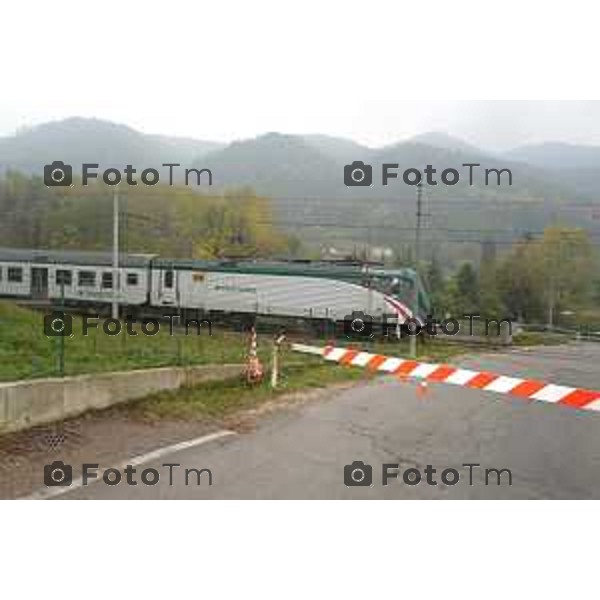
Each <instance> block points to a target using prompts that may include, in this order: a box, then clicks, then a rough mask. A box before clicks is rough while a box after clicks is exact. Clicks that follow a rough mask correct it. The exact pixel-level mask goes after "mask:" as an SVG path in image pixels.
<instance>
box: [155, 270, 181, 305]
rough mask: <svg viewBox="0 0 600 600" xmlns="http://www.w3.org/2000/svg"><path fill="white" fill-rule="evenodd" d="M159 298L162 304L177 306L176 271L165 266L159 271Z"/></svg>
mask: <svg viewBox="0 0 600 600" xmlns="http://www.w3.org/2000/svg"><path fill="white" fill-rule="evenodd" d="M159 289H160V298H159V302H160V303H161V304H162V305H167V306H177V304H178V302H177V299H178V293H177V271H175V269H171V268H166V269H163V270H162V271H161V281H160V288H159Z"/></svg>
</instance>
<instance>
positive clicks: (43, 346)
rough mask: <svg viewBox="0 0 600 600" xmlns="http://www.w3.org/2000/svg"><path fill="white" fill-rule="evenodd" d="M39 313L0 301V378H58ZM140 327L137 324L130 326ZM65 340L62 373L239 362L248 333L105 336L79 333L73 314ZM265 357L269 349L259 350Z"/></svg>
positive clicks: (53, 347)
mask: <svg viewBox="0 0 600 600" xmlns="http://www.w3.org/2000/svg"><path fill="white" fill-rule="evenodd" d="M43 318H44V314H43V313H42V312H37V311H31V310H28V309H24V308H20V307H17V306H15V304H13V303H10V302H5V301H0V380H4V381H6V380H16V379H28V378H33V377H54V376H59V374H60V373H59V355H60V352H61V340H60V338H57V337H52V338H49V337H47V336H46V335H45V334H44V330H43ZM135 329H137V330H138V331H139V329H140V328H139V325H137V327H135ZM63 339H64V373H65V375H77V374H81V373H95V372H101V371H119V370H130V369H143V368H150V367H161V366H169V365H178V364H179V365H186V364H209V363H218V364H224V363H241V362H244V359H245V356H246V352H247V346H248V338H247V335H242V334H239V333H233V332H226V331H223V330H222V329H217V328H216V327H213V335H211V336H209V335H208V333H207V331H206V330H204V331H201V334H200V335H196V334H195V330H190V335H187V336H186V335H184V334H183V332H181V333H180V334H178V335H174V336H170V335H169V330H168V323H164V327H162V328H161V330H160V332H159V333H158V334H157V335H156V336H152V337H150V336H144V335H142V334H141V332H140V333H138V336H137V337H132V336H127V335H124V333H121V334H120V335H118V336H109V335H106V334H105V333H104V332H103V331H102V328H101V327H100V328H99V329H98V330H96V329H93V330H90V332H89V336H87V337H85V336H83V335H82V334H81V318H80V317H76V316H74V317H73V335H72V336H71V337H68V338H63ZM260 350H261V352H260V354H262V355H263V358H266V356H265V354H264V353H265V352H268V348H266V347H265V348H261V349H260Z"/></svg>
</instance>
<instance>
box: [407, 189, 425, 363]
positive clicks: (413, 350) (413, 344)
mask: <svg viewBox="0 0 600 600" xmlns="http://www.w3.org/2000/svg"><path fill="white" fill-rule="evenodd" d="M423 216H425V215H424V214H423V184H422V183H418V184H417V222H416V229H415V281H414V286H413V293H412V307H411V310H412V313H413V318H416V317H417V314H418V311H419V261H420V258H421V218H422V217H423ZM409 338H410V356H411V358H416V357H417V336H416V335H410V336H409Z"/></svg>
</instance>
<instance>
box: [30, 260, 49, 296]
mask: <svg viewBox="0 0 600 600" xmlns="http://www.w3.org/2000/svg"><path fill="white" fill-rule="evenodd" d="M31 297H32V298H35V299H47V298H48V269H47V268H46V267H31Z"/></svg>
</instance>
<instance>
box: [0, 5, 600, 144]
mask: <svg viewBox="0 0 600 600" xmlns="http://www.w3.org/2000/svg"><path fill="white" fill-rule="evenodd" d="M413 4H418V3H413ZM434 4H435V3H434ZM448 4H452V3H441V4H439V5H437V13H436V15H439V16H440V19H439V21H435V20H434V21H429V22H427V27H421V28H420V29H419V28H415V27H412V26H409V24H410V23H411V21H412V22H421V23H422V22H423V15H422V13H419V10H418V7H417V8H415V7H414V6H413V7H408V8H407V6H408V5H404V6H403V8H402V9H400V8H398V6H397V3H395V2H394V3H384V2H379V0H373V1H372V2H370V3H365V2H362V1H361V2H355V1H354V0H346V1H345V2H343V3H341V4H340V3H334V2H331V3H326V2H324V1H322V0H321V1H319V2H316V1H314V2H313V0H304V1H303V2H296V3H293V4H291V3H286V2H283V1H279V2H268V1H267V0H264V1H261V0H255V1H254V2H235V3H234V2H232V1H231V0H219V1H218V2H211V3H206V4H205V3H204V2H194V3H190V2H183V1H182V0H171V1H170V2H169V3H164V2H151V1H146V2H135V1H130V2H127V3H125V2H116V1H113V0H107V1H106V2H103V3H102V4H101V5H100V4H96V3H82V2H78V1H70V0H56V1H53V2H34V1H33V0H20V1H19V2H5V3H3V6H2V17H1V18H2V21H1V23H0V52H1V53H2V71H1V73H0V77H1V78H2V82H3V85H2V88H1V89H0V135H7V134H10V133H13V132H14V131H15V130H16V129H17V128H19V127H22V126H28V125H34V124H37V123H41V122H45V121H49V120H56V119H62V118H65V117H69V116H84V117H98V118H102V119H108V120H111V121H116V122H119V123H124V124H127V125H130V126H132V127H134V128H136V129H139V130H141V131H144V132H147V133H164V134H169V135H181V136H190V137H196V138H201V139H214V140H221V141H229V140H232V139H239V138H245V137H250V136H255V135H258V134H261V133H264V132H267V131H282V132H289V133H317V132H318V133H325V134H330V135H339V136H344V137H350V138H353V139H355V140H357V141H360V142H363V143H366V144H369V145H372V146H378V145H383V144H386V143H391V142H394V141H397V140H399V139H403V138H406V137H408V136H411V135H414V134H416V133H420V132H425V131H431V130H437V131H445V132H448V133H450V134H453V135H456V136H459V137H462V138H463V139H465V140H467V141H469V142H471V143H475V144H478V145H481V146H483V147H485V148H489V149H504V148H508V147H512V146H515V145H519V144H522V143H535V142H540V141H544V140H560V141H568V142H577V143H596V144H600V126H599V124H600V102H599V101H556V100H552V101H505V100H504V101H484V100H477V101H459V100H435V101H432V100H415V99H414V98H415V97H416V98H418V97H430V98H431V97H438V92H441V91H442V90H445V91H448V90H449V89H452V90H453V92H454V93H455V94H458V97H473V95H470V94H469V93H468V92H469V91H470V92H472V91H473V89H475V91H477V90H479V89H485V84H486V78H487V81H488V82H497V80H498V77H499V73H500V72H501V71H500V70H496V71H494V66H493V65H494V63H493V61H494V60H496V61H498V63H499V64H502V65H503V66H502V69H505V70H506V64H505V63H503V62H502V61H505V60H506V59H505V56H506V47H507V44H506V37H505V36H502V38H501V39H502V43H503V45H504V47H503V48H499V47H498V44H495V43H494V41H493V40H491V39H490V32H489V31H486V30H485V29H482V28H476V27H469V29H468V38H467V37H466V36H462V35H461V32H460V31H458V30H456V31H455V30H451V31H450V34H449V33H448V19H449V18H450V16H451V15H452V10H453V9H452V7H450V6H447V5H448ZM479 4H481V3H475V4H474V5H473V6H474V7H477V6H478V5H479ZM517 6H520V5H519V4H517ZM446 10H447V11H450V12H448V14H447V15H446V14H444V11H446ZM474 10H475V8H474ZM520 10H521V13H520V14H522V9H520ZM411 11H413V13H411ZM415 11H416V12H415ZM551 17H552V15H551V14H550V12H548V13H547V14H546V16H545V21H544V27H545V28H547V29H549V30H550V31H551V29H552V24H551ZM494 18H495V19H500V20H501V19H502V18H503V14H502V13H501V12H497V11H496V13H494ZM563 19H564V15H562V14H559V15H557V26H559V25H562V23H563ZM506 25H507V26H510V28H511V44H510V47H513V48H514V47H517V46H518V44H519V40H520V38H522V43H523V44H525V45H529V44H530V41H529V33H530V31H529V30H528V29H526V28H525V27H524V28H523V31H520V29H519V27H520V26H519V22H518V21H517V22H515V21H514V20H512V21H511V20H507V23H506ZM585 27H587V21H585V20H584V21H583V22H579V25H578V28H579V29H578V35H577V38H578V39H581V40H582V41H581V43H587V42H585V40H588V41H589V40H592V42H591V43H593V36H586V35H585V34H584V33H585V32H584V31H582V29H581V28H585ZM499 30H500V32H502V23H500V24H499ZM434 38H435V39H436V40H438V43H437V44H436V45H432V44H431V42H430V40H432V39H434ZM446 38H448V43H446ZM460 44H463V46H460ZM465 44H466V45H465ZM572 47H573V44H571V48H572ZM473 48H479V49H485V52H486V54H485V59H486V61H487V62H486V63H485V65H483V66H482V67H481V68H479V69H478V67H477V65H473V64H472V63H471V64H470V65H469V68H468V69H466V68H465V66H464V65H465V63H464V56H469V60H471V61H472V60H475V59H476V58H477V56H478V53H477V52H473V51H472V49H473ZM467 51H468V52H467ZM546 52H547V53H551V52H553V49H552V47H549V48H548V49H547V51H546ZM427 53H429V54H427ZM530 54H531V53H530ZM533 54H535V53H533ZM533 54H532V56H533ZM528 56H529V55H528ZM473 57H475V58H473ZM530 59H531V60H533V58H532V57H529V58H527V60H530ZM551 59H552V56H551V55H550V56H549V62H553V68H556V66H560V60H561V55H560V54H557V55H556V60H554V61H552V60H551ZM527 60H523V61H521V62H527ZM425 61H427V64H429V65H433V68H431V67H427V66H426V64H425ZM457 65H458V66H457ZM525 66H527V65H525ZM563 66H565V65H563ZM566 66H567V67H568V66H569V65H566ZM536 69H537V70H536V74H539V75H540V79H541V78H542V77H541V76H542V73H541V72H540V67H539V65H536ZM464 72H467V74H469V80H468V81H467V83H469V82H471V83H472V84H476V85H477V87H476V88H473V87H471V88H468V86H466V85H464V83H465V82H464V81H463V80H458V79H457V77H460V75H461V73H463V74H464ZM549 74H550V75H553V74H555V71H550V72H549ZM509 76H510V77H511V78H512V80H514V82H515V84H516V85H517V88H518V89H519V90H521V91H524V88H523V85H521V86H520V87H519V84H520V82H521V81H523V82H525V83H527V81H529V80H531V79H535V77H533V76H531V75H529V74H527V73H526V74H525V76H524V77H523V78H522V79H521V80H519V79H518V78H517V75H516V74H515V73H513V72H510V73H509ZM563 83H564V88H565V89H569V87H568V85H567V83H568V82H567V81H564V82H563ZM487 89H494V88H490V87H489V86H488V88H487ZM464 92H467V93H464ZM461 93H464V95H462V96H461V95H460V94H461ZM513 97H514V96H513Z"/></svg>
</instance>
